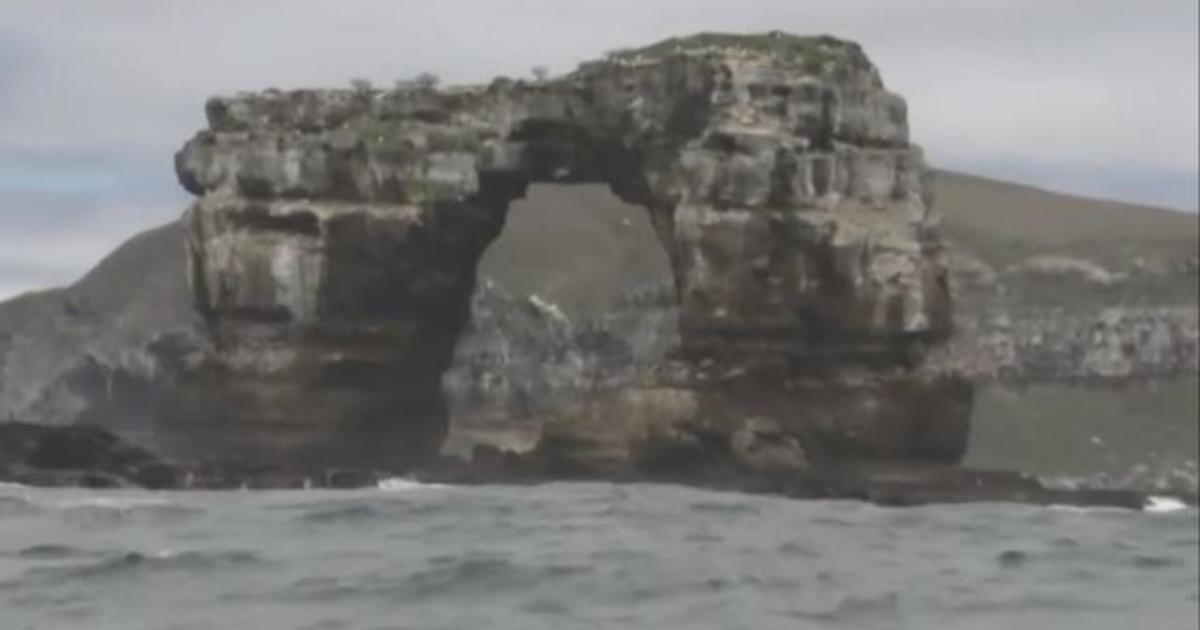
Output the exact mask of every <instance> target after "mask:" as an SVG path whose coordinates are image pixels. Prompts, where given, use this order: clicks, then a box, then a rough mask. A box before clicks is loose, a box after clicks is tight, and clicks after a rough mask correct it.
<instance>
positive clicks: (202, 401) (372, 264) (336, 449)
mask: <svg viewBox="0 0 1200 630" xmlns="http://www.w3.org/2000/svg"><path fill="white" fill-rule="evenodd" d="M207 114H208V119H209V127H208V129H206V130H204V131H202V132H200V134H198V135H197V136H196V138H195V139H193V140H192V141H191V142H189V143H188V144H187V145H186V146H185V147H184V148H183V150H182V151H181V152H180V153H179V155H178V157H177V170H178V173H179V178H180V181H181V183H182V184H183V185H184V186H185V187H186V188H187V189H188V190H190V191H191V192H193V193H194V194H196V195H198V196H200V199H199V200H198V201H197V202H196V204H195V205H194V206H193V208H192V209H191V210H189V212H188V215H187V217H186V223H187V233H188V244H189V247H188V250H189V262H190V272H189V278H190V283H191V285H190V286H191V289H192V293H193V297H194V300H195V303H196V306H197V308H198V310H199V311H200V313H201V314H202V315H203V316H204V318H205V319H206V321H207V322H208V325H209V334H210V336H211V338H212V340H213V341H214V348H215V349H214V350H212V351H211V352H208V353H205V354H203V355H202V356H197V357H195V359H194V361H193V362H192V364H191V365H190V366H189V368H188V369H187V370H185V372H184V375H183V377H182V378H181V382H180V385H179V387H178V388H177V390H176V392H175V394H174V397H173V401H174V405H173V407H172V408H171V409H170V410H169V411H168V412H167V413H166V414H165V415H164V423H163V427H162V428H163V431H164V436H165V437H166V439H167V443H169V444H171V445H173V446H174V447H175V448H174V449H173V450H174V451H175V452H177V453H182V454H185V455H186V454H192V455H197V456H204V455H209V454H213V453H220V456H221V457H241V458H244V459H246V460H247V461H258V462H260V463H263V464H264V465H281V466H286V465H301V466H308V465H312V463H319V464H320V465H322V466H329V465H336V464H338V463H340V462H342V461H351V460H352V461H353V462H354V463H355V464H361V463H362V461H363V459H364V458H365V459H367V460H377V461H380V462H382V463H388V464H397V465H399V464H405V463H416V462H419V461H420V460H421V459H422V458H424V457H426V456H429V455H431V454H432V453H434V452H436V450H437V447H438V445H439V444H440V443H441V440H442V436H443V435H444V432H445V411H444V408H443V407H444V405H443V402H442V394H441V391H440V387H439V379H440V377H441V374H442V372H443V371H445V369H446V368H447V366H448V364H449V361H450V356H451V352H452V350H453V347H454V342H455V341H456V339H457V338H458V337H459V335H460V333H461V332H462V329H463V326H464V324H465V323H466V321H467V318H468V314H469V313H468V312H469V300H470V297H471V294H472V290H473V288H474V283H475V267H476V264H477V261H478V259H479V256H480V254H481V252H482V250H483V248H484V247H485V246H486V245H487V244H488V243H489V242H490V241H491V240H492V239H493V238H494V237H495V236H496V235H497V233H498V232H499V230H500V228H501V227H502V225H503V221H504V217H505V213H506V211H507V208H508V205H509V203H510V202H511V201H512V200H513V199H516V198H519V197H520V196H522V195H523V194H524V191H525V189H526V187H527V186H528V184H529V183H531V182H536V181H562V182H602V183H607V184H608V185H609V186H611V188H612V190H613V191H614V192H615V193H616V194H617V195H618V196H619V197H621V198H622V199H623V200H625V201H627V202H629V203H635V204H638V205H641V206H644V207H645V208H647V209H648V211H649V212H650V215H651V220H652V222H653V224H654V226H655V229H656V231H657V232H658V235H659V238H660V239H661V240H662V242H663V245H664V247H665V248H666V250H667V252H668V254H669V255H670V258H671V262H672V267H673V272H674V276H675V282H676V295H677V299H678V302H679V307H680V311H679V331H680V340H681V341H680V343H681V350H682V354H683V356H685V357H687V358H688V363H687V365H686V367H684V368H681V369H680V370H677V371H676V372H675V376H673V377H672V378H673V379H674V380H675V381H676V382H673V383H671V386H672V387H680V388H683V389H684V390H695V391H697V392H701V393H702V394H703V395H700V398H701V399H705V397H708V398H713V395H711V394H709V393H708V392H710V391H716V392H724V391H725V389H724V388H725V383H726V382H727V381H728V382H733V383H737V385H736V386H730V387H731V388H732V389H731V391H736V392H737V393H736V394H733V393H730V394H728V395H724V394H721V395H716V397H715V400H717V401H718V402H716V403H703V402H702V403H701V404H700V408H699V411H698V412H697V414H698V415H700V416H704V415H707V414H708V413H709V411H710V409H709V408H708V407H706V404H715V405H718V406H720V407H722V408H728V407H729V402H728V399H729V397H730V396H733V397H735V398H737V399H738V400H741V401H744V402H747V403H750V402H752V401H766V402H764V403H762V404H765V405H767V406H770V407H771V411H772V413H771V414H770V415H768V416H763V415H762V414H758V413H753V414H751V413H748V412H747V413H746V418H750V417H754V418H760V420H758V421H759V422H766V423H768V424H769V423H774V424H772V425H771V426H779V427H783V429H782V430H784V431H786V432H788V436H785V437H789V436H790V437H789V439H790V438H794V439H796V440H799V441H801V442H803V443H804V444H805V445H819V446H820V447H821V448H825V449H827V450H828V453H826V456H830V457H836V456H838V455H841V454H853V455H855V456H865V457H884V458H899V459H925V458H933V459H935V460H938V461H955V460H957V458H958V457H959V456H961V451H962V444H961V443H962V441H963V440H962V439H961V438H960V436H961V435H965V431H966V423H967V418H968V414H969V398H970V396H969V386H967V387H966V389H965V390H964V389H963V387H964V386H963V385H962V384H960V383H957V382H953V380H954V379H953V378H950V379H948V380H947V379H943V378H942V377H941V376H939V375H936V374H927V373H923V372H922V371H921V367H920V352H919V351H920V349H921V348H922V347H923V346H924V345H927V344H930V343H936V342H937V341H939V340H940V339H942V338H943V337H945V336H946V335H947V334H948V332H949V330H950V325H951V317H950V316H951V308H950V300H949V294H948V288H947V283H946V267H945V263H944V261H943V253H942V248H941V244H940V240H939V238H938V234H937V230H936V227H937V217H936V215H934V214H933V213H932V212H931V211H930V207H929V203H928V201H927V195H926V193H925V187H926V184H925V179H926V168H925V165H924V162H923V159H922V157H921V152H920V150H919V148H917V147H916V146H915V145H913V144H911V142H910V140H909V138H908V128H907V119H906V108H905V104H904V101H903V99H901V98H900V97H899V96H897V95H895V94H892V93H890V92H888V91H887V90H886V89H885V88H884V86H883V83H882V81H881V80H880V77H879V74H878V72H877V71H876V69H875V68H874V66H873V65H872V64H871V63H870V61H869V60H868V59H867V58H866V56H865V55H864V54H863V53H862V51H861V50H860V49H859V47H858V46H857V45H855V44H852V43H849V42H844V41H840V40H836V39H833V38H827V37H822V38H800V37H794V36H790V35H785V34H781V33H770V34H767V35H762V36H712V35H705V36H697V37H693V38H688V39H683V40H669V41H667V42H663V43H661V44H658V45H655V46H652V47H650V48H647V49H641V50H636V51H627V52H622V53H617V54H614V55H611V56H610V57H608V58H606V59H604V60H601V61H598V62H593V63H588V64H584V65H583V66H581V67H580V68H579V69H578V70H577V71H575V72H574V73H571V74H569V75H567V76H565V77H562V78H559V79H555V80H550V81H544V82H538V83H535V84H529V83H524V82H512V81H507V80H497V81H495V82H493V83H492V84H491V85H489V86H486V87H466V88H452V89H447V90H435V89H432V88H430V87H414V88H406V89H398V90H396V91H392V92H386V93H383V92H377V91H372V90H358V91H321V92H317V91H297V92H286V93H285V92H264V93H260V94H246V95H239V96H236V97H231V98H216V99H213V100H211V101H210V102H209V104H208V106H207ZM747 372H748V373H751V374H754V375H762V376H761V378H755V379H754V380H753V381H747V380H746V379H744V378H738V377H737V374H741V373H747ZM712 373H720V374H722V375H724V376H722V377H721V379H725V380H721V379H717V380H713V377H712V376H711V374H712ZM681 375H682V376H681ZM730 379H732V380H730ZM717 382H719V383H721V384H720V385H719V386H718V385H717V384H715V383H717ZM747 382H749V383H750V385H746V383H747ZM946 383H949V384H946ZM931 384H932V385H931ZM914 388H915V389H914ZM917 390H919V391H917ZM964 391H965V392H966V396H965V403H966V404H965V405H964V404H962V403H963V401H964V396H963V392H964ZM896 392H900V393H896ZM698 395H699V394H698ZM914 396H915V397H916V398H918V399H921V400H925V399H926V398H930V400H931V401H933V402H930V403H929V404H921V405H917V406H915V407H914V406H912V400H913V397H914ZM944 400H949V401H952V402H950V403H948V404H943V403H942V402H938V401H944ZM918 408H919V409H921V412H922V414H924V415H923V419H922V420H921V422H922V423H924V424H927V425H928V426H931V427H935V429H933V430H931V432H929V433H920V432H918V433H915V434H910V433H907V431H908V430H909V429H910V428H911V427H909V423H908V422H907V421H897V420H895V417H896V416H897V413H900V414H901V415H903V414H905V413H909V411H908V410H910V409H918ZM737 422H740V420H735V421H734V423H735V424H736V423H737ZM764 426H765V425H764ZM740 430H741V427H738V426H734V427H732V428H731V433H730V434H731V435H733V434H739V433H738V432H739V431H740ZM742 434H744V432H742ZM901 434H903V437H902V438H899V437H895V436H899V435H901ZM935 434H936V435H935ZM914 435H915V436H927V437H928V439H926V437H913V436H914ZM784 442H786V440H784Z"/></svg>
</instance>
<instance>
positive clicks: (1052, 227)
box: [935, 171, 1200, 269]
mask: <svg viewBox="0 0 1200 630" xmlns="http://www.w3.org/2000/svg"><path fill="white" fill-rule="evenodd" d="M935 194H936V196H937V207H938V208H939V209H940V210H941V211H942V212H943V214H944V215H945V224H944V229H945V233H946V236H947V238H948V239H949V240H950V241H951V242H953V243H956V244H958V245H959V246H961V247H962V248H963V249H966V250H968V251H970V252H972V253H974V254H975V255H976V256H978V257H979V258H981V259H983V260H984V261H985V262H987V263H988V264H990V265H992V266H994V267H997V268H1003V267H1005V266H1007V265H1010V264H1012V263H1015V262H1018V261H1019V260H1021V259H1023V258H1027V257H1029V256H1036V255H1049V254H1053V255H1058V256H1071V257H1077V258H1084V259H1087V260H1090V261H1092V262H1095V263H1098V264H1100V265H1103V266H1105V267H1108V268H1110V269H1120V268H1126V267H1128V266H1129V265H1130V264H1132V262H1133V261H1134V259H1136V258H1138V257H1141V258H1142V259H1144V260H1145V262H1146V263H1147V264H1151V265H1155V264H1163V263H1168V264H1169V263H1171V262H1177V261H1184V260H1191V259H1194V258H1195V257H1196V253H1197V251H1196V248H1197V231H1198V230H1200V223H1198V222H1197V215H1196V214H1185V213H1182V212H1176V211H1173V210H1166V209H1163V208H1155V207H1151V206H1138V205H1132V204H1126V203H1120V202H1115V201H1106V200H1102V199H1088V198H1084V197H1076V196H1071V195H1065V194H1061V193H1055V192H1050V191H1046V190H1042V189H1039V188H1033V187H1030V186H1023V185H1020V184H1014V183H1010V182H1002V181H997V180H993V179H986V178H983V177H976V176H974V175H967V174H963V173H955V172H951V171H939V172H938V173H937V174H936V185H935Z"/></svg>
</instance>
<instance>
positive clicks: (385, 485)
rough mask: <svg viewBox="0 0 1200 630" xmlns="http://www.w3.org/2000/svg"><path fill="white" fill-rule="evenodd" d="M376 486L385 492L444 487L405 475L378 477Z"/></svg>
mask: <svg viewBox="0 0 1200 630" xmlns="http://www.w3.org/2000/svg"><path fill="white" fill-rule="evenodd" d="M376 486H377V487H378V488H379V489H380V490H384V491H386V492H407V491H411V490H421V489H427V488H444V487H445V486H443V485H441V484H436V483H421V482H419V481H415V480H413V479H409V478H407V477H388V478H387V479H380V480H379V483H378V484H376Z"/></svg>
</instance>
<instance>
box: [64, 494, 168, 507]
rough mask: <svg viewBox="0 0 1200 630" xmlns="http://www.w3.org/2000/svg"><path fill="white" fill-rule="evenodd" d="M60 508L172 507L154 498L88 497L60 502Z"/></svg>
mask: <svg viewBox="0 0 1200 630" xmlns="http://www.w3.org/2000/svg"><path fill="white" fill-rule="evenodd" d="M57 504H58V507H61V508H77V507H98V508H108V509H113V510H123V509H126V508H136V507H146V506H163V505H171V502H170V501H167V500H166V499H157V498H154V497H136V496H135V497H86V498H78V499H68V500H65V501H58V502H57Z"/></svg>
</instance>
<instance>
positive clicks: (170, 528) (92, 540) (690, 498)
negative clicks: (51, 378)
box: [0, 480, 1198, 630]
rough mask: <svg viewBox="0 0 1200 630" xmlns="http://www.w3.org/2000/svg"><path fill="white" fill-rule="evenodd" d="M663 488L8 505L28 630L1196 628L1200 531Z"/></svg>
mask: <svg viewBox="0 0 1200 630" xmlns="http://www.w3.org/2000/svg"><path fill="white" fill-rule="evenodd" d="M1159 507H1163V508H1175V509H1172V510H1170V511H1161V512H1159V513H1152V514H1151V513H1134V512H1127V511H1082V512H1081V511H1069V510H1061V509H1047V508H1035V507H1028V506H1013V505H994V504H993V505H987V504H983V505H972V506H934V507H923V508H913V509H884V508H879V507H875V506H870V505H864V504H859V503H853V502H799V501H790V500H785V499H776V498H771V497H754V496H744V495H737V494H722V493H712V492H704V491H698V490H692V489H686V488H675V487H664V486H654V485H645V486H613V485H603V484H550V485H546V486H536V487H527V488H514V487H495V488H448V487H436V486H420V485H417V484H413V483H412V482H406V481H402V480H395V481H394V482H392V483H390V484H387V485H386V486H385V487H384V488H383V489H380V490H365V491H346V492H335V491H306V492H228V493H187V494H175V493H164V494H148V493H134V492H127V493H120V492H117V493H108V494H93V493H87V492H80V491H66V490H33V489H28V488H17V487H5V488H0V610H3V611H4V613H5V615H4V619H5V622H4V625H5V627H13V628H26V627H28V628H68V629H69V628H89V629H90V628H121V629H131V630H132V629H138V628H250V627H253V628H258V627H270V628H314V629H315V628H325V629H330V628H447V629H448V628H479V627H512V628H522V629H525V628H529V629H536V628H555V629H559V628H612V627H634V628H665V629H671V628H689V629H694V628H739V627H747V628H749V627H753V628H756V629H757V628H768V629H770V628H789V629H790V628H830V627H832V628H841V627H844V628H898V627H912V628H940V627H947V628H949V627H953V628H967V629H991V628H996V629H1001V628H1004V629H1007V628H1011V627H1014V626H1018V627H1020V626H1024V627H1053V628H1114V629H1116V628H1121V629H1124V628H1128V627H1147V628H1149V627H1154V628H1158V627H1163V628H1167V627H1187V624H1189V623H1194V619H1195V616H1196V608H1197V601H1196V600H1197V570H1198V568H1197V553H1198V547H1197V544H1198V543H1197V525H1198V523H1197V513H1196V511H1195V510H1194V509H1190V508H1185V509H1178V507H1179V506H1172V505H1166V504H1161V505H1159Z"/></svg>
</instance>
